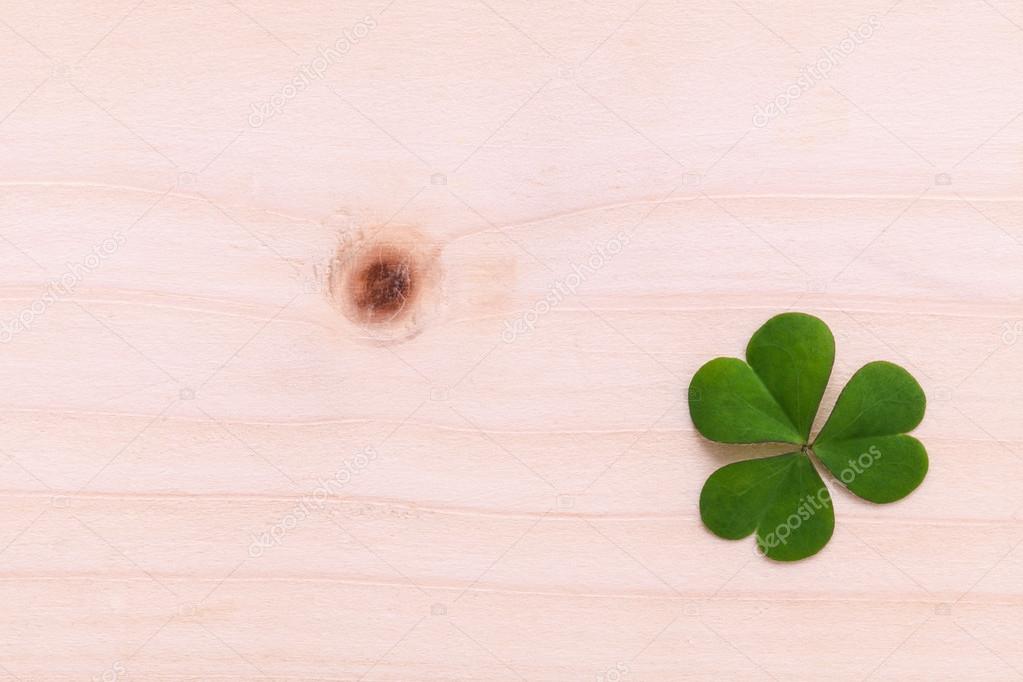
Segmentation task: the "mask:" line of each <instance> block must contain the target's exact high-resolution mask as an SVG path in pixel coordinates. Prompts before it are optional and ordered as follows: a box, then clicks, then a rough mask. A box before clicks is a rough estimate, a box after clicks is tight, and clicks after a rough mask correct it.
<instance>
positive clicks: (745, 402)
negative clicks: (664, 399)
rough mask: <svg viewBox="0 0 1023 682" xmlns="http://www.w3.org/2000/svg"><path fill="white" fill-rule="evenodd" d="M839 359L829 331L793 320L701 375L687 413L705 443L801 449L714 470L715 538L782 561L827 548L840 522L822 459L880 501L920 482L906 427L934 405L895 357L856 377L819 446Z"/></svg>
mask: <svg viewBox="0 0 1023 682" xmlns="http://www.w3.org/2000/svg"><path fill="white" fill-rule="evenodd" d="M834 361H835V339H834V337H833V336H832V335H831V330H829V329H828V327H827V325H825V324H824V323H823V322H822V321H821V320H819V319H817V318H816V317H813V316H811V315H805V314H802V313H784V314H782V315H778V316H776V317H773V318H771V319H770V320H768V321H767V322H766V323H764V325H763V326H762V327H761V328H760V329H758V330H757V332H756V333H755V334H753V338H751V339H750V341H749V345H747V346H746V362H743V361H742V360H739V359H737V358H716V359H714V360H711V361H710V362H708V363H706V364H705V365H704V366H703V367H701V368H700V369H699V371H697V372H696V374H695V375H694V376H693V380H692V382H691V383H690V386H689V413H690V415H691V416H692V419H693V424H694V425H695V426H696V429H697V430H698V431H699V432H700V433H701V434H703V436H704V437H706V438H709V439H710V440H713V441H717V442H719V443H789V444H792V445H795V446H796V447H797V448H798V450H797V451H795V452H790V453H788V454H784V455H777V456H775V457H764V458H760V459H750V460H745V461H742V462H735V463H734V464H729V465H727V466H724V467H721V468H720V469H718V470H717V471H715V472H714V473H713V474H711V476H710V478H708V479H707V482H706V483H705V484H704V486H703V491H702V492H701V493H700V516H701V518H702V519H703V522H704V524H706V526H707V527H708V528H709V529H710V530H711V531H712V532H714V533H715V534H716V535H718V536H720V537H723V538H728V539H732V540H737V539H740V538H744V537H746V536H747V535H750V534H751V533H753V532H756V537H757V545H758V548H759V549H760V551H761V552H763V553H764V554H765V555H766V556H768V557H769V558H771V559H776V560H779V561H796V560H798V559H803V558H806V557H808V556H810V555H812V554H816V553H817V552H818V551H820V550H821V548H823V547H824V545H826V544H827V543H828V540H830V539H831V534H832V532H833V531H834V528H835V515H834V511H833V510H832V506H831V495H830V494H829V493H828V489H827V487H826V486H825V485H824V481H822V480H821V477H820V475H819V474H818V473H817V468H816V467H815V466H814V464H813V462H812V461H811V460H812V459H813V458H816V459H817V460H819V461H820V463H822V464H823V465H824V466H825V467H826V468H827V469H828V470H829V471H830V472H831V473H832V474H833V475H834V476H835V477H836V478H837V479H838V480H839V481H840V482H841V483H842V484H843V485H845V487H846V488H848V489H849V490H850V491H851V492H853V493H855V494H856V495H858V496H860V497H862V498H863V499H865V500H869V501H871V502H878V503H882V502H894V501H895V500H898V499H901V498H903V497H905V496H906V495H908V494H909V493H910V492H912V491H913V489H914V488H916V487H917V486H918V485H920V482H921V481H923V479H924V476H925V475H926V474H927V452H926V451H925V450H924V446H923V445H922V444H921V443H920V441H918V440H917V439H915V438H913V437H912V436H908V435H906V432H907V431H911V430H913V429H914V428H915V427H916V426H917V425H918V424H919V423H920V420H922V419H923V416H924V407H925V405H926V398H925V397H924V392H923V389H921V388H920V385H919V384H918V383H917V382H916V380H915V379H914V378H913V377H912V376H911V375H910V374H909V372H907V371H906V370H904V369H902V368H901V367H899V366H898V365H894V364H892V363H890V362H871V363H869V364H867V365H864V366H863V367H862V368H860V369H859V370H858V371H857V372H856V373H855V374H853V376H852V378H851V379H849V383H848V384H846V386H845V388H844V389H843V390H842V393H841V394H840V395H839V396H838V400H837V402H836V403H835V407H834V409H833V410H832V412H831V416H830V417H829V418H828V420H827V422H826V423H825V424H824V426H823V428H821V430H820V432H819V433H818V434H817V436H816V438H814V439H813V440H811V439H810V429H811V427H812V426H813V421H814V417H815V416H816V415H817V408H818V407H819V406H820V402H821V397H822V396H823V395H824V389H825V388H826V387H827V385H828V379H829V377H830V376H831V368H832V365H833V364H834Z"/></svg>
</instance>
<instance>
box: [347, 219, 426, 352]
mask: <svg viewBox="0 0 1023 682" xmlns="http://www.w3.org/2000/svg"><path fill="white" fill-rule="evenodd" d="M437 255H438V250H437V248H436V247H435V246H434V245H433V244H431V243H430V242H429V241H428V240H426V239H425V238H424V237H423V236H422V235H421V234H420V233H419V232H418V231H416V230H413V229H412V228H407V227H394V228H392V227H388V228H386V229H381V230H379V231H377V232H373V231H372V230H366V231H364V232H357V233H351V232H349V233H346V234H345V235H343V238H342V240H341V244H340V245H339V246H338V249H337V253H336V254H335V255H334V259H333V261H332V262H331V267H330V281H329V291H330V295H331V299H332V302H333V304H334V306H335V307H336V308H338V309H339V310H340V311H341V312H342V313H343V314H344V316H345V317H346V318H347V319H348V320H349V321H351V322H353V323H355V324H356V325H358V326H359V327H360V328H361V329H362V330H364V331H366V332H368V334H369V336H370V338H372V339H374V340H378V341H394V340H399V339H404V338H408V337H409V336H412V335H414V334H415V333H416V332H418V331H419V329H420V328H421V325H422V323H423V320H424V318H425V314H424V313H426V312H428V311H429V310H430V309H431V308H433V307H435V305H436V297H437V293H438V291H437V290H438V284H439V280H440V273H439V264H438V257H437Z"/></svg>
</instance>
